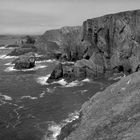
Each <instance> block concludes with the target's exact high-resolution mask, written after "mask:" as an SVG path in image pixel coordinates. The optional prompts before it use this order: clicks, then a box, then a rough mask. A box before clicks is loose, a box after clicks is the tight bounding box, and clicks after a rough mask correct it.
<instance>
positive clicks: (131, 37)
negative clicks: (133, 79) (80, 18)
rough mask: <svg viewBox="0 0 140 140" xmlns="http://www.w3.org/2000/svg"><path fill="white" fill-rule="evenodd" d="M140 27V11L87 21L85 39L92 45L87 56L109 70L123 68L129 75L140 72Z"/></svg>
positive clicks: (84, 31) (85, 23) (84, 26)
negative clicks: (139, 70)
mask: <svg viewBox="0 0 140 140" xmlns="http://www.w3.org/2000/svg"><path fill="white" fill-rule="evenodd" d="M139 27H140V10H136V11H127V12H121V13H117V14H111V15H106V16H102V17H99V18H94V19H88V20H87V21H85V22H84V23H83V39H82V40H83V41H87V42H89V43H90V47H89V48H88V50H87V53H86V55H88V56H89V57H90V60H89V61H93V62H94V64H95V65H96V66H97V67H98V66H101V67H104V69H105V70H112V69H114V68H118V69H119V68H120V67H122V69H123V71H124V72H126V73H131V72H135V71H137V69H138V67H139V65H140V28H139ZM101 62H102V63H101ZM96 66H95V67H96ZM97 72H98V71H97Z"/></svg>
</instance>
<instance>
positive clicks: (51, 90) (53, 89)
mask: <svg viewBox="0 0 140 140" xmlns="http://www.w3.org/2000/svg"><path fill="white" fill-rule="evenodd" d="M55 89H56V87H54V88H47V92H49V93H53V92H54V91H55Z"/></svg>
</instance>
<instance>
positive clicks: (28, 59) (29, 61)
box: [13, 53, 35, 69]
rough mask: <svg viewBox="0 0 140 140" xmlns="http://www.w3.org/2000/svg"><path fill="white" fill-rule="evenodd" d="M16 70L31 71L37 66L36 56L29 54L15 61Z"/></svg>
mask: <svg viewBox="0 0 140 140" xmlns="http://www.w3.org/2000/svg"><path fill="white" fill-rule="evenodd" d="M13 63H14V64H15V65H14V68H15V69H30V68H33V67H34V66H35V55H34V54H33V53H28V54H26V55H22V56H20V57H19V58H17V59H16V60H14V61H13Z"/></svg>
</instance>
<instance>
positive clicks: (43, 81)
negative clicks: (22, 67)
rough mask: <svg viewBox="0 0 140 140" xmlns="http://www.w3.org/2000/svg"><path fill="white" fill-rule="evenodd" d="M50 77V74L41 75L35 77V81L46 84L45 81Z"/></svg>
mask: <svg viewBox="0 0 140 140" xmlns="http://www.w3.org/2000/svg"><path fill="white" fill-rule="evenodd" d="M49 77H50V74H48V75H46V76H41V77H38V78H37V83H39V84H41V85H48V83H47V82H46V81H47V80H48V78H49Z"/></svg>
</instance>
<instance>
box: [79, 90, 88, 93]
mask: <svg viewBox="0 0 140 140" xmlns="http://www.w3.org/2000/svg"><path fill="white" fill-rule="evenodd" d="M87 91H88V90H81V91H80V92H81V93H85V92H87Z"/></svg>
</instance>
